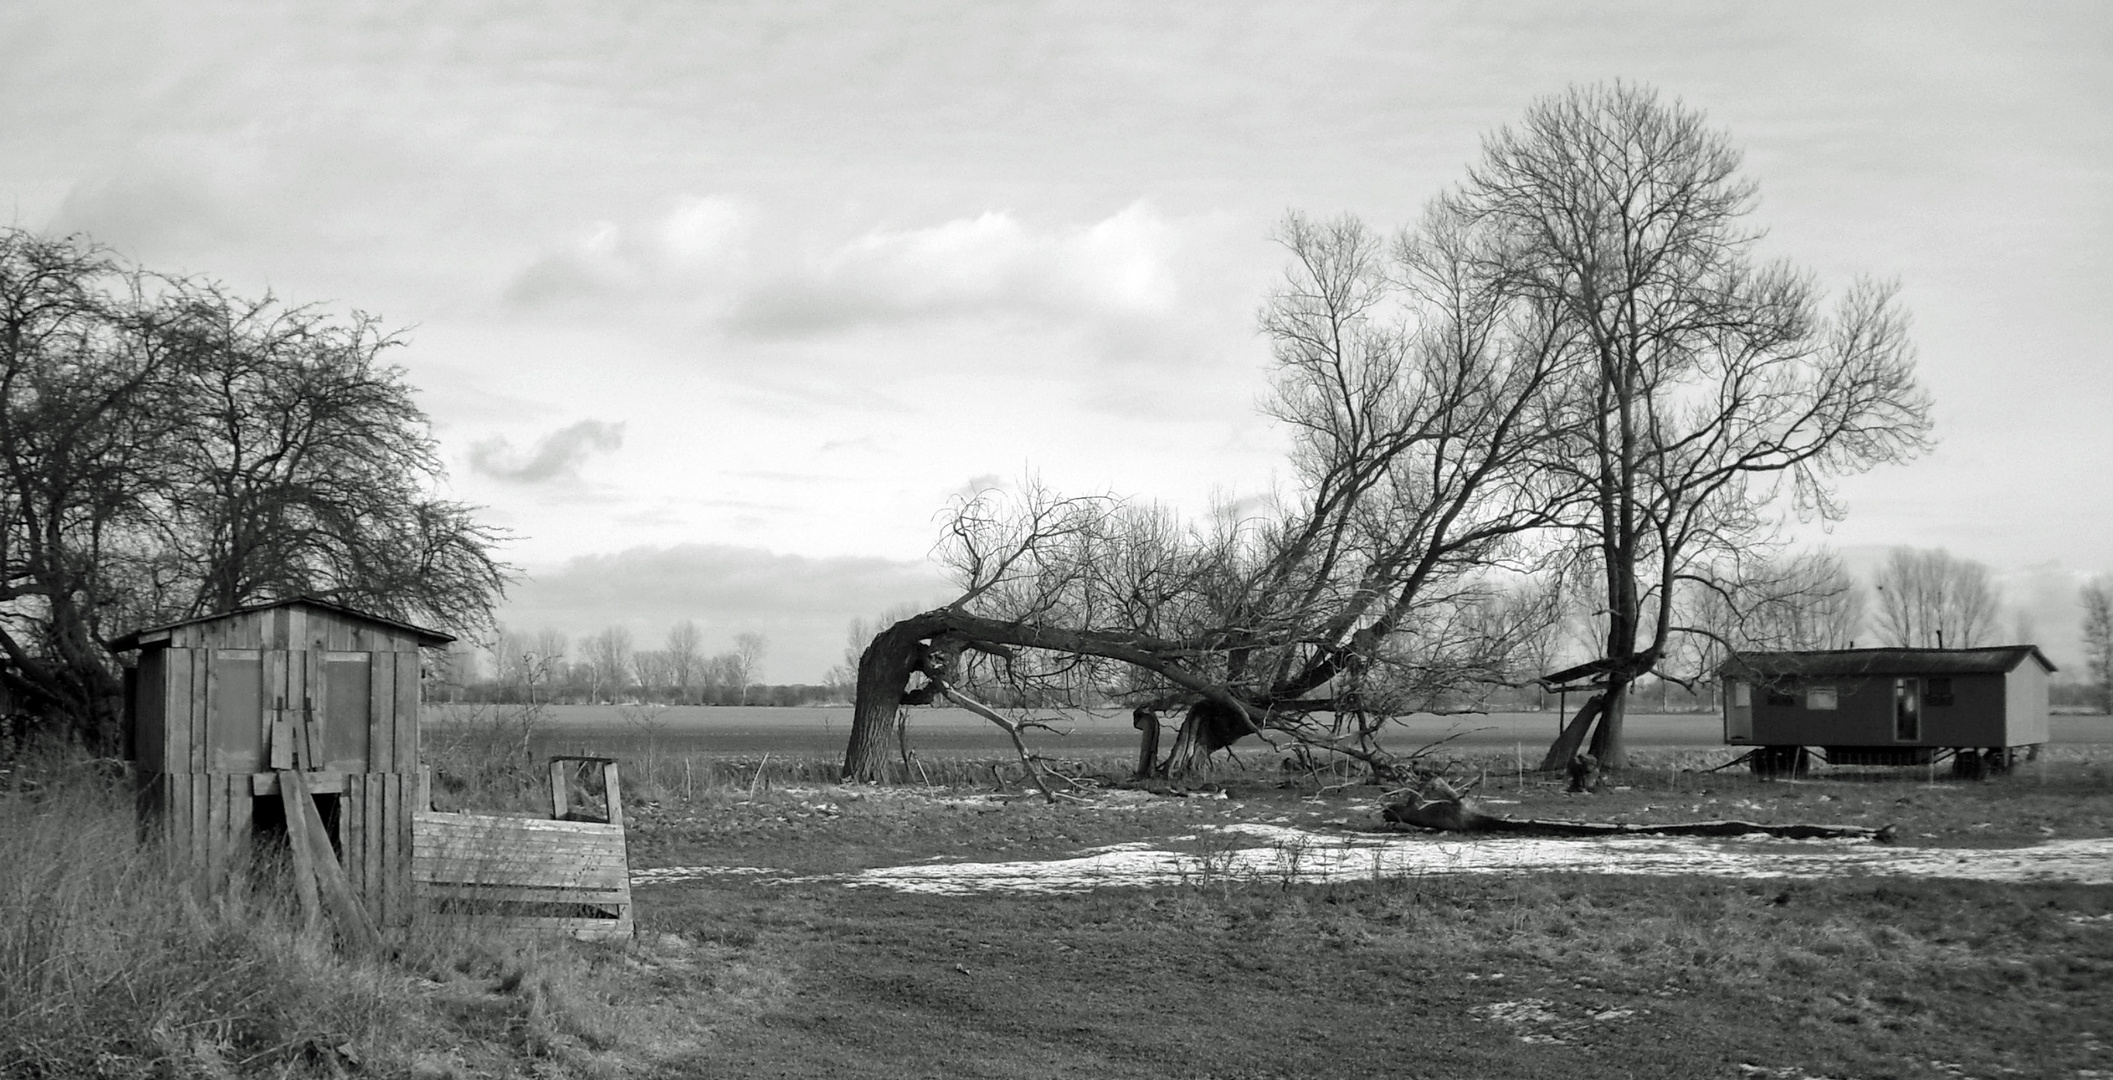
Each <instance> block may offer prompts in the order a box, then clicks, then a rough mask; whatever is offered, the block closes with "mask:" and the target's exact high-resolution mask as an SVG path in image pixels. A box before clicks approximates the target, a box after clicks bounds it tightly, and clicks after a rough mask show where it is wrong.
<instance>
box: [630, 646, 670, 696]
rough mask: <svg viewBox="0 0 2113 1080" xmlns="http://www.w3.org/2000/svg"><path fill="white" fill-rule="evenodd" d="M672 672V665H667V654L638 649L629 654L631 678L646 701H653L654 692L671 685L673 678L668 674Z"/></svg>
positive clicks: (656, 650) (655, 650)
mask: <svg viewBox="0 0 2113 1080" xmlns="http://www.w3.org/2000/svg"><path fill="white" fill-rule="evenodd" d="M672 670H673V669H672V665H670V664H669V663H668V654H667V653H665V652H662V651H660V650H658V649H640V650H639V651H637V652H635V653H632V654H631V674H632V677H633V678H634V679H635V680H636V682H637V685H638V688H639V692H640V693H642V694H644V695H645V698H646V700H647V701H651V700H653V696H654V692H655V691H658V690H663V689H666V688H667V687H669V686H671V685H673V678H672V676H671V675H670V674H669V673H670V671H672Z"/></svg>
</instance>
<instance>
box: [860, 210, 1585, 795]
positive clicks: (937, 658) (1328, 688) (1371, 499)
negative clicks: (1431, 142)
mask: <svg viewBox="0 0 2113 1080" xmlns="http://www.w3.org/2000/svg"><path fill="white" fill-rule="evenodd" d="M1278 238H1279V240H1280V241H1281V242H1282V244H1283V245H1284V247H1285V248H1286V249H1287V251H1288V252H1289V253H1290V255H1291V265H1290V268H1289V271H1288V272H1287V276H1286V279H1285V282H1284V284H1283V285H1282V286H1281V287H1280V288H1279V289H1277V290H1276V291H1275V292H1274V293H1273V294H1272V295H1271V296H1270V297H1269V299H1268V301H1267V302H1266V304H1265V305H1264V308H1263V311H1262V316H1261V323H1262V328H1263V330H1264V332H1265V333H1266V334H1267V336H1268V337H1269V339H1270V341H1271V343H1272V346H1273V353H1274V360H1275V364H1274V376H1273V379H1272V390H1273V393H1272V395H1271V396H1270V398H1269V399H1268V401H1267V404H1266V406H1265V408H1266V410H1267V412H1268V413H1269V414H1270V415H1271V416H1272V417H1274V418H1275V419H1276V420H1278V421H1279V422H1280V423H1282V424H1284V425H1285V426H1286V427H1287V429H1288V430H1289V432H1290V434H1291V441H1292V446H1293V450H1292V458H1291V463H1290V465H1291V473H1292V477H1293V482H1292V484H1291V485H1290V487H1289V489H1288V490H1287V491H1285V492H1283V493H1281V494H1279V495H1278V496H1277V497H1275V498H1273V499H1271V500H1267V501H1264V502H1262V503H1260V504H1256V505H1253V506H1250V507H1246V508H1243V509H1240V510H1235V509H1233V508H1230V507H1227V508H1222V509H1221V510H1220V511H1219V512H1217V513H1215V514H1214V515H1212V516H1211V517H1210V518H1209V519H1207V520H1204V521H1200V522H1185V521H1182V520H1179V519H1177V518H1176V517H1175V515H1173V514H1172V513H1171V512H1169V511H1167V510H1165V509H1164V508H1161V507H1157V506H1153V505H1148V504H1138V503H1131V502H1126V501H1124V500H1120V499H1115V498H1110V497H1099V496H1086V497H1065V496H1060V495H1057V494H1054V493H1051V492H1047V491H1044V490H1041V489H1040V488H1039V487H1037V486H1035V485H1032V484H1030V485H1028V486H1027V487H1026V488H1025V490H1023V491H1021V492H1019V493H1017V494H1015V495H1013V496H1009V497H1003V496H999V495H998V494H996V493H993V492H984V493H980V494H977V495H974V496H971V497H966V498H963V499H962V500H960V501H959V502H958V503H957V504H956V505H955V506H954V508H953V511H952V513H951V515H950V519H949V521H948V524H947V527H946V533H945V537H944V539H943V540H942V543H941V545H940V554H941V556H942V558H943V559H944V560H945V561H946V562H947V564H948V565H949V566H950V567H951V569H952V570H953V573H954V575H955V578H956V581H957V583H958V584H959V586H960V588H961V593H960V595H959V597H958V598H957V599H955V600H954V601H953V602H952V603H950V604H948V605H946V606H944V607H941V608H938V609H935V610H932V611H928V612H924V613H921V614H918V615H914V616H911V617H909V618H907V619H903V620H901V621H898V622H896V623H894V624H893V625H891V626H889V627H888V628H887V629H886V630H883V631H882V632H880V633H879V634H878V635H876V636H875V637H874V639H873V641H872V643H871V644H870V645H868V646H867V648H866V649H865V651H864V653H863V654H862V655H861V657H860V659H859V663H858V673H857V690H856V701H855V711H854V722H853V727H852V733H851V739H850V744H849V746H848V747H847V750H846V755H845V763H844V772H845V774H846V775H847V776H851V777H857V778H867V777H872V776H875V775H877V774H878V773H879V772H880V771H881V769H882V767H883V762H884V760H885V757H886V751H887V737H888V735H889V734H890V733H891V732H893V731H894V730H895V728H896V721H897V712H898V710H899V709H900V708H901V707H902V706H903V705H904V704H906V703H922V702H929V701H936V700H948V701H953V702H955V703H957V704H962V705H964V706H966V707H970V708H972V709H978V708H981V706H980V704H979V703H978V702H976V701H975V700H974V699H973V697H971V696H970V695H969V694H968V692H967V691H966V690H965V689H964V684H963V679H964V676H963V674H962V671H963V665H961V664H960V662H959V660H960V657H962V656H963V655H964V654H967V655H969V656H971V657H981V658H982V660H981V662H982V663H983V664H984V665H985V666H986V667H987V668H989V669H991V670H994V671H996V672H999V673H1001V674H1003V675H1005V676H1007V677H1008V678H1009V679H1011V680H1012V681H1013V683H1014V684H1015V687H1016V688H1017V687H1019V686H1021V685H1031V686H1032V687H1033V688H1035V689H1036V690H1037V693H1035V694H1034V695H1031V697H1032V699H1035V700H1050V699H1051V692H1052V691H1066V690H1072V691H1075V690H1080V689H1090V690H1094V691H1097V692H1102V693H1114V694H1116V695H1117V696H1119V697H1121V698H1123V699H1124V700H1126V701H1127V702H1129V703H1133V704H1136V705H1139V706H1140V707H1145V708H1166V707H1180V708H1185V709H1187V710H1188V713H1187V719H1186V721H1185V722H1184V724H1183V727H1182V733H1181V735H1180V736H1179V737H1178V738H1177V740H1176V745H1175V748H1174V755H1173V758H1174V764H1175V765H1176V766H1179V765H1181V764H1183V763H1185V762H1188V761H1193V760H1195V759H1197V758H1200V757H1201V756H1203V755H1205V754H1207V753H1208V752H1210V751H1211V750H1213V749H1216V748H1219V747H1221V746H1224V745H1226V744H1228V743H1229V742H1231V741H1232V740H1234V739H1237V738H1239V737H1241V736H1243V735H1246V734H1250V733H1254V732H1258V731H1268V732H1278V733H1283V734H1285V735H1288V736H1290V737H1293V738H1296V739H1298V740H1300V741H1301V742H1302V743H1304V744H1306V745H1308V746H1310V747H1318V748H1322V749H1326V750H1332V751H1336V752H1340V753H1343V754H1347V755H1350V756H1352V757H1355V758H1358V759H1360V760H1363V761H1365V762H1366V763H1368V764H1371V765H1373V766H1375V767H1378V768H1386V767H1388V766H1389V764H1390V761H1391V758H1390V757H1389V755H1388V754H1387V752H1386V751H1385V749H1384V748H1382V747H1381V746H1380V745H1379V744H1378V743H1377V741H1376V739H1375V738H1374V734H1375V731H1376V727H1375V721H1374V717H1379V718H1384V716H1385V715H1388V714H1389V713H1391V712H1398V711H1406V709H1405V708H1404V707H1403V700H1404V695H1412V694H1423V695H1427V696H1428V695H1432V694H1435V693H1439V692H1442V691H1443V690H1444V689H1447V688H1452V687H1456V686H1458V685H1459V684H1461V683H1463V682H1466V681H1472V680H1473V679H1476V678H1480V677H1492V676H1494V675H1496V673H1499V672H1501V671H1503V670H1504V668H1505V667H1506V666H1507V657H1506V655H1505V654H1506V652H1507V651H1508V646H1509V644H1510V643H1511V642H1512V641H1514V640H1516V639H1517V638H1518V637H1520V636H1522V632H1523V629H1524V627H1523V626H1522V625H1520V624H1521V623H1522V622H1523V621H1531V618H1530V617H1529V616H1530V615H1531V613H1529V612H1525V611H1522V610H1517V609H1509V608H1505V607H1504V606H1503V605H1499V604H1495V603H1492V602H1491V601H1492V599H1493V597H1495V596H1496V594H1497V593H1498V591H1499V590H1498V589H1497V587H1496V584H1495V583H1494V580H1493V575H1495V574H1497V573H1498V572H1499V571H1500V570H1502V569H1503V568H1506V567H1507V566H1511V567H1512V568H1514V569H1523V568H1525V564H1528V563H1530V562H1531V561H1532V558H1533V556H1534V554H1535V549H1534V548H1533V546H1532V545H1531V543H1530V542H1529V541H1530V538H1531V535H1532V534H1533V533H1534V531H1535V530H1538V529H1542V528H1545V527H1546V526H1548V525H1549V524H1550V523H1551V521H1552V520H1554V519H1553V518H1552V516H1551V508H1552V507H1559V506H1562V505H1565V504H1566V503H1567V501H1568V495H1569V493H1567V492H1563V491H1560V490H1550V489H1548V488H1547V486H1546V484H1545V474H1544V473H1543V472H1541V471H1539V470H1536V469H1535V468H1532V467H1531V466H1532V464H1533V463H1534V462H1536V461H1538V460H1540V459H1541V458H1542V457H1544V456H1545V454H1546V444H1547V443H1548V441H1549V440H1551V439H1553V438H1555V437H1556V436H1557V434H1558V433H1557V432H1555V431H1553V430H1552V428H1551V421H1552V419H1553V417H1554V413H1553V411H1552V410H1551V409H1550V408H1549V405H1548V396H1549V392H1550V390H1551V388H1552V387H1554V386H1557V385H1560V384H1561V382H1562V381H1564V380H1565V379H1567V378H1570V377H1571V375H1570V373H1568V372H1566V371H1565V370H1564V367H1565V365H1567V364H1570V363H1573V362H1574V359H1573V357H1574V355H1575V354H1574V353H1573V352H1572V351H1568V350H1565V349H1562V348H1560V347H1558V346H1557V343H1556V342H1555V341H1554V340H1553V339H1554V338H1555V337H1556V336H1557V335H1559V334H1562V333H1564V332H1565V331H1564V330H1563V329H1562V328H1560V327H1559V326H1558V325H1557V324H1556V323H1555V321H1554V320H1553V319H1551V318H1550V317H1549V314H1550V313H1549V312H1548V311H1547V310H1546V309H1545V307H1544V306H1543V305H1541V304H1539V303H1537V302H1536V300H1535V299H1534V298H1533V297H1531V296H1526V295H1522V294H1521V293H1520V292H1519V291H1518V290H1517V288H1516V287H1515V283H1514V282H1512V281H1510V280H1509V279H1506V278H1503V277H1501V276H1493V275H1487V274H1483V273H1480V272H1479V268H1480V267H1481V266H1482V265H1484V264H1486V263H1487V262H1489V261H1490V260H1492V259H1493V258H1495V257H1496V253H1495V252H1492V251H1490V250H1488V249H1487V248H1486V246H1485V244H1484V242H1483V241H1482V240H1480V239H1479V238H1478V237H1476V236H1475V235H1474V234H1473V233H1472V232H1471V231H1470V230H1468V229H1466V228H1464V227H1463V223H1462V222H1461V221H1460V220H1459V219H1458V218H1457V217H1455V216H1452V215H1450V214H1448V213H1446V212H1444V211H1443V210H1442V209H1441V210H1440V211H1438V212H1434V213H1433V214H1432V215H1430V217H1429V218H1428V219H1427V220H1426V221H1425V222H1424V223H1423V224H1422V226H1421V227H1420V228H1418V229H1417V230H1415V231H1414V232H1412V233H1405V234H1403V235H1401V236H1399V237H1397V238H1396V239H1395V240H1394V242H1393V243H1391V244H1389V243H1388V242H1387V240H1386V239H1385V238H1384V237H1382V236H1380V235H1378V234H1376V233H1374V232H1372V231H1371V230H1370V229H1368V228H1366V227H1365V226H1364V225H1362V224H1361V223H1359V222H1357V221H1355V220H1352V219H1348V218H1344V219H1338V220H1334V221H1327V222H1316V221H1313V220H1310V219H1308V218H1305V217H1303V216H1300V215H1292V216H1290V217H1289V218H1287V219H1286V221H1285V222H1284V224H1283V226H1282V228H1281V230H1280V233H1279V237H1278ZM913 684H914V685H913ZM987 715H988V714H987ZM1015 736H1016V738H1017V732H1015Z"/></svg>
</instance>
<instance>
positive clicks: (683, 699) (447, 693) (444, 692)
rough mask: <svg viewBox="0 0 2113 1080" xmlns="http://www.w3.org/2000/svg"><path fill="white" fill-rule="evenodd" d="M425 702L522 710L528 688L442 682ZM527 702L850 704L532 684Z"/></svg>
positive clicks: (760, 693) (745, 691) (824, 695)
mask: <svg viewBox="0 0 2113 1080" xmlns="http://www.w3.org/2000/svg"><path fill="white" fill-rule="evenodd" d="M426 698H427V700H428V701H436V700H437V701H460V702H474V703H489V704H497V705H525V704H529V703H530V700H531V699H530V693H529V687H527V686H524V685H522V684H520V683H502V682H496V681H479V682H471V683H456V682H443V683H441V684H440V685H439V686H433V685H432V684H428V686H427V690H426ZM533 700H534V702H535V703H536V704H542V705H772V706H796V705H848V704H850V703H851V688H850V687H848V686H815V685H811V684H806V683H794V684H788V685H768V684H754V685H750V686H747V687H734V686H724V685H719V686H692V687H686V688H685V687H673V686H661V687H643V686H636V685H633V686H628V687H625V688H623V689H622V690H621V691H620V692H615V693H612V692H611V691H610V690H609V689H608V688H607V687H603V688H600V689H597V688H595V687H593V686H592V685H590V684H589V683H588V682H587V681H585V680H580V681H577V682H569V681H568V682H556V683H548V684H546V683H537V684H536V685H535V687H534V697H533Z"/></svg>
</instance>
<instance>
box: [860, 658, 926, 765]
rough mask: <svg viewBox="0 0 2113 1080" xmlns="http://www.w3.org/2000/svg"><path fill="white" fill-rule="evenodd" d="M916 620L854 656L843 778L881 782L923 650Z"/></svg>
mask: <svg viewBox="0 0 2113 1080" xmlns="http://www.w3.org/2000/svg"><path fill="white" fill-rule="evenodd" d="M921 629H922V628H921V627H920V626H919V625H918V624H917V623H916V622H915V621H914V620H905V621H903V622H899V623H896V624H895V625H894V626H891V627H888V628H887V629H886V630H883V631H881V632H880V633H879V634H878V635H875V637H874V638H873V641H872V643H871V644H869V645H867V646H866V651H865V652H864V653H862V654H860V655H859V658H858V688H857V690H856V691H854V696H853V698H852V705H851V741H850V743H849V745H847V746H846V747H845V748H844V779H845V780H847V781H872V780H881V779H885V778H886V775H887V767H888V741H889V737H890V736H892V735H895V734H896V723H897V717H898V715H899V714H900V713H901V711H902V697H903V690H904V685H905V684H906V683H908V682H909V681H910V672H912V671H914V670H916V668H917V661H918V658H919V656H920V655H921V654H922V653H923V651H924V646H923V644H922V642H921V640H920V639H921V638H922V637H923V636H924V635H923V634H922V633H920V632H919V631H920V630H921Z"/></svg>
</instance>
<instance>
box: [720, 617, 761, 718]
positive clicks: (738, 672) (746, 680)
mask: <svg viewBox="0 0 2113 1080" xmlns="http://www.w3.org/2000/svg"><path fill="white" fill-rule="evenodd" d="M769 651H770V639H769V638H766V637H764V636H763V635H762V634H758V633H755V632H754V631H749V632H747V633H741V634H736V635H734V652H733V657H734V664H733V666H732V667H731V668H730V669H729V670H728V674H730V675H732V676H733V677H734V679H735V681H736V683H737V684H738V686H739V693H740V697H741V704H743V705H746V704H748V688H749V686H750V685H751V684H753V683H754V682H755V681H756V675H757V672H758V670H759V668H760V667H761V665H762V663H763V656H764V654H765V653H767V652H769Z"/></svg>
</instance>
